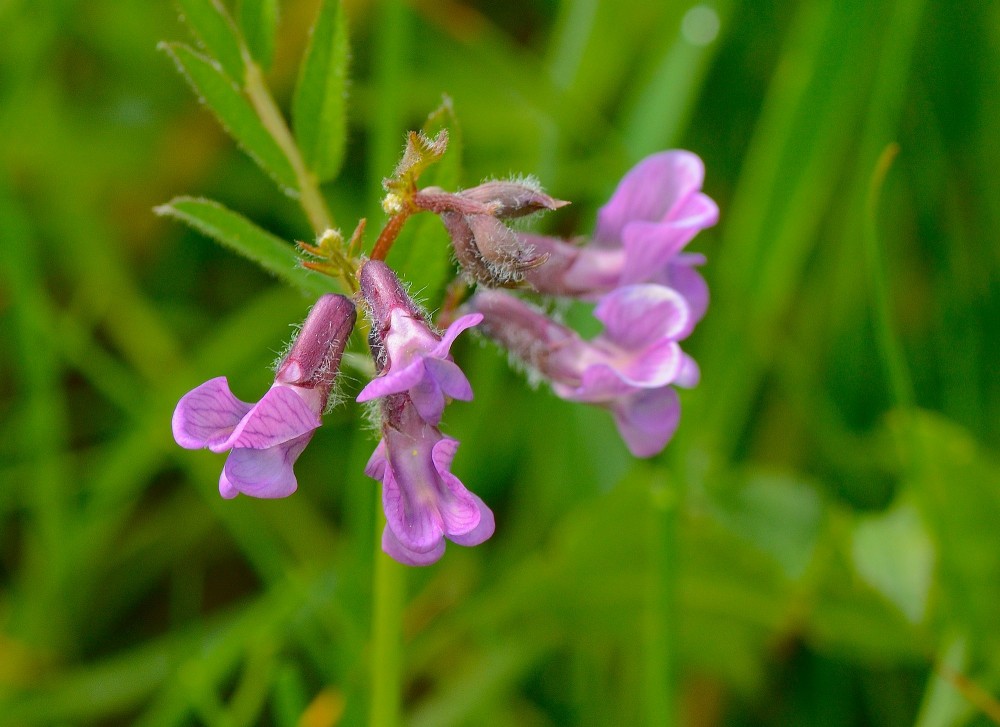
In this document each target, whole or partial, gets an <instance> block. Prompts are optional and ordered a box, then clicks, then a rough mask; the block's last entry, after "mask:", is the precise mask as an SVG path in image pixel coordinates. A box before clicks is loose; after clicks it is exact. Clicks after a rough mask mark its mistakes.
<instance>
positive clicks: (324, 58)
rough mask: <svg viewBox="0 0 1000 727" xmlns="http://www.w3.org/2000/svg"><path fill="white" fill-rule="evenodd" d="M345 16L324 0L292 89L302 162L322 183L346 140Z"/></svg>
mask: <svg viewBox="0 0 1000 727" xmlns="http://www.w3.org/2000/svg"><path fill="white" fill-rule="evenodd" d="M347 60H348V47H347V20H346V18H345V17H344V7H343V5H342V3H340V2H339V0H324V2H323V5H322V6H321V7H320V11H319V15H318V16H317V18H316V24H315V25H314V26H313V29H312V33H311V35H310V37H309V46H308V47H307V48H306V52H305V56H304V58H303V60H302V68H301V69H300V71H299V80H298V84H297V85H296V87H295V99H294V101H293V103H292V120H293V123H294V126H295V138H296V139H297V140H298V142H299V147H300V148H301V149H302V155H303V156H304V157H305V161H306V164H307V165H308V166H309V168H310V169H312V170H313V172H315V174H316V176H317V178H318V179H319V180H320V181H321V182H322V181H326V180H329V179H333V178H334V177H336V176H337V172H339V171H340V166H341V164H342V163H343V161H344V146H345V142H346V140H347V113H346V107H345V103H344V99H345V96H346V93H347Z"/></svg>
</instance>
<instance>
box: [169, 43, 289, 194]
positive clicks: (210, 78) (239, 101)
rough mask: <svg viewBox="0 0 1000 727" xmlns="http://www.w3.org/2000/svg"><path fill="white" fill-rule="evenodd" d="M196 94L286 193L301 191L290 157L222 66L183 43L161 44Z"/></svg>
mask: <svg viewBox="0 0 1000 727" xmlns="http://www.w3.org/2000/svg"><path fill="white" fill-rule="evenodd" d="M160 47H161V48H162V49H163V50H165V51H166V52H167V53H169V54H170V57H171V58H173V59H174V62H175V63H176V64H177V68H178V69H179V70H180V72H181V73H183V74H184V76H185V77H186V78H187V80H188V82H189V83H190V84H191V87H192V88H193V89H194V91H195V93H197V94H198V97H199V98H200V99H201V102H202V103H203V104H205V105H206V106H207V107H208V108H209V109H211V111H212V113H214V114H215V116H216V118H218V120H219V122H220V123H221V124H222V126H223V127H224V128H225V129H226V131H227V132H228V133H229V135H230V136H232V137H233V138H234V139H235V140H236V141H237V143H239V145H240V146H241V147H243V150H244V151H245V152H246V153H247V154H249V155H250V157H251V158H252V159H253V160H254V161H255V162H257V164H258V166H260V168H261V169H263V170H264V171H265V172H267V173H268V174H270V175H271V176H272V177H273V178H274V180H275V181H276V182H277V183H278V184H279V185H280V186H281V187H282V188H283V189H285V190H286V191H287V190H295V189H298V184H297V182H296V178H295V171H294V170H293V169H292V165H291V162H289V161H288V157H287V156H286V155H285V153H284V152H283V151H282V150H281V147H279V146H278V143H277V142H276V141H275V140H274V137H273V136H271V134H270V133H269V132H268V131H267V129H266V128H265V126H264V124H263V122H261V120H260V118H259V117H258V116H257V113H256V112H255V111H254V109H253V107H252V106H251V105H250V103H249V102H248V101H247V100H246V98H245V97H244V96H243V94H242V93H240V90H239V89H238V88H236V86H234V85H233V83H232V81H230V79H229V78H228V77H227V76H226V74H225V72H224V71H223V69H222V67H221V66H220V65H219V64H217V63H215V62H213V61H212V60H211V59H209V58H207V57H205V56H203V55H201V54H200V53H196V52H195V51H194V50H192V49H191V48H190V47H189V46H186V45H184V44H183V43H161V44H160Z"/></svg>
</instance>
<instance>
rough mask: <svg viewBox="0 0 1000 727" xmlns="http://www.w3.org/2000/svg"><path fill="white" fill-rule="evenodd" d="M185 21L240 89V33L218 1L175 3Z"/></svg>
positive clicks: (243, 67) (243, 65)
mask: <svg viewBox="0 0 1000 727" xmlns="http://www.w3.org/2000/svg"><path fill="white" fill-rule="evenodd" d="M177 6H178V7H179V8H180V10H181V14H182V17H183V19H184V22H186V23H187V25H188V27H190V28H191V32H192V33H194V36H195V37H196V38H197V39H198V43H199V44H200V45H201V46H202V47H203V48H204V49H205V50H206V51H207V52H208V54H209V55H210V56H212V57H213V58H215V59H217V60H218V61H219V65H220V66H222V70H224V71H225V72H226V74H227V75H228V76H229V77H230V78H231V79H233V80H234V81H236V83H237V84H239V85H240V86H242V85H243V82H244V80H245V78H246V62H245V59H244V57H243V43H242V41H241V40H240V35H239V30H237V28H236V24H235V23H234V22H233V20H232V18H230V17H229V13H228V12H226V9H225V8H224V7H223V5H222V3H221V2H219V0H177Z"/></svg>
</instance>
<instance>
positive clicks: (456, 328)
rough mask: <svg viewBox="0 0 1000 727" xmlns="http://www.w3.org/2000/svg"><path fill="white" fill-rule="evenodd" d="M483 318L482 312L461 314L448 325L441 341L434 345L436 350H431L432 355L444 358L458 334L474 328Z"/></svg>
mask: <svg viewBox="0 0 1000 727" xmlns="http://www.w3.org/2000/svg"><path fill="white" fill-rule="evenodd" d="M482 320H483V314H482V313H468V314H466V315H464V316H461V317H459V318H457V319H455V321H454V322H453V323H452V324H451V325H450V326H448V330H446V331H445V332H444V336H443V337H442V338H441V343H439V344H438V345H437V346H435V347H434V350H433V351H431V352H430V355H431V356H432V357H434V358H444V357H445V356H447V355H448V352H449V351H451V345H452V344H453V343H454V342H455V339H456V338H458V334H460V333H461V332H462V331H464V330H466V329H468V328H472V327H473V326H478V325H479V324H480V323H481V322H482Z"/></svg>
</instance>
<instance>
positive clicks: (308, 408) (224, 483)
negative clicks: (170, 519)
mask: <svg viewBox="0 0 1000 727" xmlns="http://www.w3.org/2000/svg"><path fill="white" fill-rule="evenodd" d="M356 317H357V314H356V311H355V308H354V304H353V303H351V301H350V300H349V299H348V298H346V297H344V296H342V295H324V296H322V297H321V298H320V299H319V300H317V301H316V303H315V304H314V305H313V307H312V310H310V311H309V315H308V317H307V318H306V320H305V322H304V323H303V325H302V329H301V330H300V331H299V333H298V336H297V337H296V339H295V342H294V343H293V344H292V346H291V348H290V349H289V351H288V353H287V354H286V355H285V357H284V358H283V359H282V360H281V362H280V364H279V365H278V369H277V373H276V375H275V378H274V384H273V385H272V386H271V388H270V389H269V390H268V391H267V393H266V394H264V396H263V397H262V398H261V399H260V401H258V402H257V403H256V404H248V403H246V402H243V401H240V400H239V399H237V398H236V397H235V396H234V395H233V394H232V392H231V391H230V390H229V383H228V381H227V380H226V378H225V377H224V376H220V377H218V378H215V379H211V380H209V381H206V382H205V383H204V384H202V385H201V386H199V387H197V388H195V389H193V390H192V391H190V392H188V393H187V394H185V395H184V396H183V397H182V398H181V400H180V401H179V402H178V403H177V408H176V409H175V410H174V416H173V421H172V429H173V434H174V439H175V440H176V441H177V443H178V444H179V445H180V446H182V447H184V448H186V449H201V448H208V449H210V450H212V451H213V452H226V451H229V457H228V458H227V460H226V464H225V466H224V467H223V470H222V475H221V477H220V478H219V492H220V494H221V495H222V496H223V497H225V498H232V497H236V495H237V494H239V493H241V492H242V493H243V494H245V495H251V496H253V497H285V496H287V495H290V494H292V493H293V492H294V491H295V489H296V487H297V483H296V480H295V474H294V472H293V471H292V465H293V464H294V463H295V460H296V459H298V457H299V455H300V454H301V453H302V450H304V449H305V447H306V445H307V444H308V443H309V440H310V439H311V438H312V435H313V432H314V430H315V429H316V428H317V427H318V426H319V425H320V415H321V414H322V413H323V410H324V408H325V407H326V404H327V400H328V399H329V396H330V389H331V387H332V386H333V380H334V376H335V375H336V372H337V369H338V367H339V366H340V359H341V357H342V355H343V353H344V347H345V346H346V345H347V338H348V336H349V335H350V333H351V330H352V329H353V328H354V322H355V319H356Z"/></svg>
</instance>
